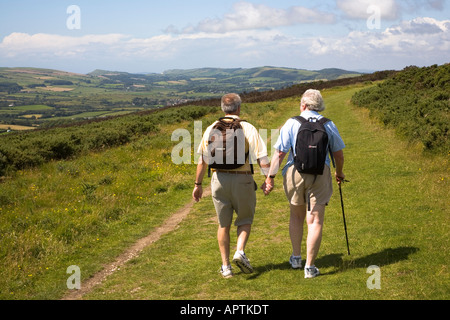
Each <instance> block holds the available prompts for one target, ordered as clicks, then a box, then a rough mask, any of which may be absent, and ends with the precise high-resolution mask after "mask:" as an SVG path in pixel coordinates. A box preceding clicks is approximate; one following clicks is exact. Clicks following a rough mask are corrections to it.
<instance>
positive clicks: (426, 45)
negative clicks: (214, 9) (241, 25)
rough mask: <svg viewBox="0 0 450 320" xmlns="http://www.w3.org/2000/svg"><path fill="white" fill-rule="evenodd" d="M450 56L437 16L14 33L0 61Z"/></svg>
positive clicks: (319, 61) (317, 62)
mask: <svg viewBox="0 0 450 320" xmlns="http://www.w3.org/2000/svg"><path fill="white" fill-rule="evenodd" d="M448 52H450V20H444V21H439V20H436V19H433V18H416V19H414V20H411V21H403V22H401V23H399V24H397V25H394V26H391V27H390V28H387V29H385V30H384V31H381V32H376V31H369V30H368V31H353V32H351V33H349V34H347V35H345V36H341V37H339V36H334V37H326V36H322V37H313V36H309V37H306V36H304V35H303V36H294V35H287V34H283V33H282V32H280V31H277V30H275V29H254V30H237V31H229V32H226V33H222V32H197V33H184V34H163V35H159V36H154V37H149V38H133V37H131V36H128V35H123V34H107V35H86V36H81V37H73V36H60V35H53V34H34V35H30V34H26V33H12V34H10V35H8V36H6V37H4V38H3V40H2V41H1V42H0V61H2V62H3V63H4V64H5V61H7V63H8V64H16V63H17V61H21V62H23V61H26V62H27V63H32V64H33V65H37V64H38V63H39V62H42V61H44V62H45V63H46V64H49V63H50V65H53V64H54V63H56V62H58V63H59V65H68V66H70V65H75V64H77V63H78V64H79V65H80V64H82V65H83V68H87V66H86V63H85V62H86V61H89V62H90V65H91V66H92V67H89V68H91V69H92V70H93V69H95V68H110V69H114V70H117V69H118V68H119V65H120V68H121V69H122V70H124V71H130V68H131V66H133V67H134V70H135V71H137V72H139V71H144V70H145V71H154V70H155V69H156V70H158V71H159V70H160V71H163V70H161V68H167V69H170V68H174V67H180V68H188V67H204V66H218V67H242V66H256V65H277V66H293V67H294V66H296V67H301V68H306V69H313V68H320V67H345V68H347V69H357V68H363V66H365V67H366V68H368V69H370V68H372V69H375V68H377V69H379V68H388V67H386V65H387V64H388V63H390V62H391V61H395V62H396V63H397V65H400V66H401V67H404V66H406V65H407V64H416V65H426V64H434V63H438V64H441V63H444V62H448V59H449V55H448ZM362 61H364V63H365V64H363V66H362V65H361V64H362ZM377 61H378V62H377ZM107 63H108V65H109V66H107V65H106V64H107ZM367 63H369V64H370V65H367ZM376 63H377V64H376ZM375 64H376V66H375ZM163 65H164V67H163ZM136 69H140V70H136Z"/></svg>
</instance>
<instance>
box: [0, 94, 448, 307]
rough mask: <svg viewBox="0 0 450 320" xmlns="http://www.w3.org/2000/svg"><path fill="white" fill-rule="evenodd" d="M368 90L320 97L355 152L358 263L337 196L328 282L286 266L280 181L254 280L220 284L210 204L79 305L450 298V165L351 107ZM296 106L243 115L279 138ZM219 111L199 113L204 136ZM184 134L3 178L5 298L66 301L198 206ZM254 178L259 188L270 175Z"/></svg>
mask: <svg viewBox="0 0 450 320" xmlns="http://www.w3.org/2000/svg"><path fill="white" fill-rule="evenodd" d="M360 89H361V86H356V87H355V86H353V87H349V88H338V89H332V90H324V91H323V95H324V98H325V102H326V105H327V110H326V112H325V113H324V115H325V116H327V117H329V118H331V119H332V120H333V121H334V122H335V123H336V124H337V126H338V127H339V129H340V132H341V135H342V136H343V138H344V140H345V142H346V144H347V148H346V149H345V156H346V165H345V170H344V171H345V173H346V174H347V178H348V180H350V181H351V182H350V183H347V184H345V185H344V187H343V193H344V202H345V210H346V217H347V226H348V232H349V241H350V249H351V253H352V254H351V255H350V256H348V255H347V253H346V244H345V236H344V228H343V223H342V213H341V208H340V200H339V193H338V192H337V190H336V189H335V193H334V195H333V198H332V200H331V202H330V205H329V207H328V208H327V211H326V220H325V229H324V238H323V241H322V246H321V250H320V253H319V257H318V259H317V266H318V267H319V268H320V270H321V273H322V275H321V276H319V277H318V278H315V279H304V278H303V272H302V271H300V270H292V269H291V268H290V265H289V264H288V262H287V261H288V259H289V256H290V254H291V245H290V240H289V234H288V221H289V212H288V203H287V200H286V199H285V196H284V192H283V190H282V178H281V175H278V176H277V178H276V188H275V190H274V192H273V193H271V194H270V196H268V197H265V196H263V194H262V192H261V191H260V190H259V191H258V193H257V197H258V204H257V212H256V217H255V222H254V226H253V231H252V234H251V237H250V240H249V243H248V245H247V250H246V253H247V255H248V256H249V258H250V259H251V262H252V265H253V266H254V268H255V273H254V274H251V275H244V274H242V273H240V272H237V274H236V276H235V277H234V278H232V279H228V280H225V279H222V278H221V277H220V275H219V273H218V272H217V271H218V269H219V267H220V254H219V250H218V246H217V240H216V232H217V223H216V214H215V211H214V206H213V204H212V200H211V197H209V198H204V199H203V200H202V201H201V202H200V203H198V204H196V205H195V206H194V208H193V210H192V212H191V213H190V214H189V216H188V217H187V218H186V219H185V220H183V222H182V223H181V224H180V226H179V227H178V228H177V229H176V230H174V231H173V232H171V233H169V234H166V235H165V236H163V237H162V238H161V239H160V240H159V241H157V242H156V243H153V244H152V245H151V246H149V247H147V248H146V249H145V250H144V251H143V252H142V253H141V254H140V255H139V256H138V257H136V258H134V259H132V260H130V261H129V262H128V263H127V264H126V265H124V266H121V267H120V270H117V271H116V272H115V273H114V274H113V275H111V276H110V277H108V278H107V280H106V281H105V282H104V283H102V284H101V285H100V286H98V287H96V288H94V290H93V291H92V292H90V293H89V294H87V295H86V296H84V299H155V300H178V299H194V300H196V299H207V300H209V299H211V300H213V299H219V300H223V299H227V300H228V299H231V300H235V299H236V300H247V299H257V300H259V299H275V300H288V299H448V298H449V297H450V294H449V293H450V292H449V288H450V285H449V284H450V283H449V273H448V230H449V228H448V213H449V212H448V209H447V208H448V207H449V203H448V179H449V176H448V172H449V171H448V169H449V167H448V159H447V158H443V157H437V156H436V157H430V156H423V155H421V154H420V153H418V152H417V151H416V149H415V146H411V145H408V144H407V143H406V142H403V141H400V140H399V139H398V138H397V137H396V135H395V133H394V132H393V131H390V130H386V129H382V127H381V126H380V125H379V124H378V123H376V122H375V121H373V120H372V119H371V118H369V116H368V112H365V111H364V110H361V109H359V108H354V107H352V106H351V105H350V103H349V101H350V99H351V97H352V95H353V94H354V93H355V92H357V91H358V90H360ZM298 100H299V98H291V99H285V100H279V101H275V102H267V103H257V104H246V105H244V106H243V115H242V118H244V119H247V120H249V121H250V122H252V123H253V124H254V125H255V126H256V127H257V128H262V129H268V130H269V134H270V129H274V128H278V127H279V126H281V125H282V124H284V122H285V121H286V120H287V119H288V118H289V117H291V116H294V115H297V114H298V110H299V108H298V104H299V101H298ZM218 115H219V113H218V114H215V115H209V116H207V117H206V118H204V119H203V130H204V129H206V126H207V125H208V124H209V123H211V122H212V121H213V120H214V119H215V118H216V117H217V116H218ZM177 127H182V128H187V129H188V130H190V131H191V132H192V128H193V123H189V122H182V123H181V124H176V125H171V126H166V127H164V130H162V131H161V132H160V133H158V134H153V135H150V136H147V137H144V138H143V139H141V140H137V141H134V142H132V143H130V144H128V145H125V146H121V147H118V148H114V149H111V150H107V151H105V152H102V153H95V154H88V155H85V156H83V157H80V158H78V159H75V160H71V161H59V162H52V163H49V164H47V165H44V166H43V167H42V168H39V169H34V170H29V171H20V172H19V173H18V174H17V176H16V177H15V178H12V179H9V180H5V181H4V182H3V183H2V188H1V189H0V208H1V209H0V234H1V237H0V241H1V246H0V261H1V262H0V263H1V265H2V266H4V267H2V268H1V269H0V298H1V299H58V298H61V297H62V295H63V294H64V293H65V292H67V289H66V288H65V286H66V280H67V278H68V277H69V275H68V274H66V269H67V267H68V266H70V265H78V266H79V267H80V269H81V275H82V279H87V278H89V277H90V276H92V274H94V273H95V272H96V271H99V270H100V269H101V268H102V266H103V265H104V264H107V263H109V262H112V261H113V260H114V258H115V257H116V256H117V255H119V254H120V253H121V252H123V251H124V250H125V248H127V247H128V246H130V245H131V244H132V243H133V242H134V241H136V240H137V239H139V238H141V237H143V236H145V235H147V234H148V233H150V232H151V231H152V230H153V229H154V228H156V227H157V226H159V225H161V223H162V222H163V221H164V220H165V219H166V218H167V217H169V216H170V215H171V213H173V212H175V211H176V210H177V209H179V208H181V207H183V206H184V204H186V203H188V202H189V201H191V192H192V185H193V179H194V172H195V165H194V164H192V165H181V166H176V165H174V164H172V163H171V159H170V152H171V149H172V147H173V146H174V145H175V144H177V142H171V141H170V135H171V132H172V131H173V130H174V129H175V128H177ZM269 137H270V136H269ZM255 180H256V181H257V183H258V185H261V183H262V182H263V176H261V175H259V174H256V175H255ZM208 181H209V179H205V184H207V183H208ZM234 230H235V229H233V233H232V247H234V246H235V240H236V236H235V234H234ZM304 247H305V244H304V243H303V248H304ZM232 249H234V248H232ZM304 258H305V257H304ZM370 265H377V266H379V267H380V270H381V289H380V290H369V289H368V288H367V286H366V281H367V279H368V277H369V276H370V274H368V273H366V271H367V267H368V266H370Z"/></svg>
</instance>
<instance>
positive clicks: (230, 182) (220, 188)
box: [211, 172, 256, 228]
mask: <svg viewBox="0 0 450 320" xmlns="http://www.w3.org/2000/svg"><path fill="white" fill-rule="evenodd" d="M211 192H212V198H213V203H214V207H215V208H216V212H217V217H218V221H219V224H220V226H221V227H222V228H223V227H229V226H231V223H232V220H233V212H234V211H236V215H237V217H236V220H235V222H234V225H235V226H241V225H245V224H252V223H253V217H254V216H255V208H256V192H255V180H253V176H252V175H250V174H230V173H222V172H214V173H213V174H212V177H211Z"/></svg>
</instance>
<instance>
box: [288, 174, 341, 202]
mask: <svg viewBox="0 0 450 320" xmlns="http://www.w3.org/2000/svg"><path fill="white" fill-rule="evenodd" d="M283 185H284V192H285V193H286V197H287V199H288V200H289V203H290V204H292V205H294V206H301V205H305V204H307V195H308V193H310V195H311V198H310V200H311V202H312V203H316V204H321V205H327V204H328V202H329V201H330V199H331V196H332V194H333V185H332V181H331V173H330V168H329V167H328V166H325V168H324V170H323V175H318V176H315V175H312V174H300V173H299V172H298V171H297V170H296V169H295V167H294V165H292V166H290V167H289V168H288V170H287V172H286V175H285V176H284V177H283Z"/></svg>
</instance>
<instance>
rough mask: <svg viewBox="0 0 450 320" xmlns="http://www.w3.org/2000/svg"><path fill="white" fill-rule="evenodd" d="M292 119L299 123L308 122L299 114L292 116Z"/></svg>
mask: <svg viewBox="0 0 450 320" xmlns="http://www.w3.org/2000/svg"><path fill="white" fill-rule="evenodd" d="M292 119H294V120H297V121H298V122H300V123H305V122H308V120H306V119H305V118H303V117H301V116H296V117H292Z"/></svg>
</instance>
